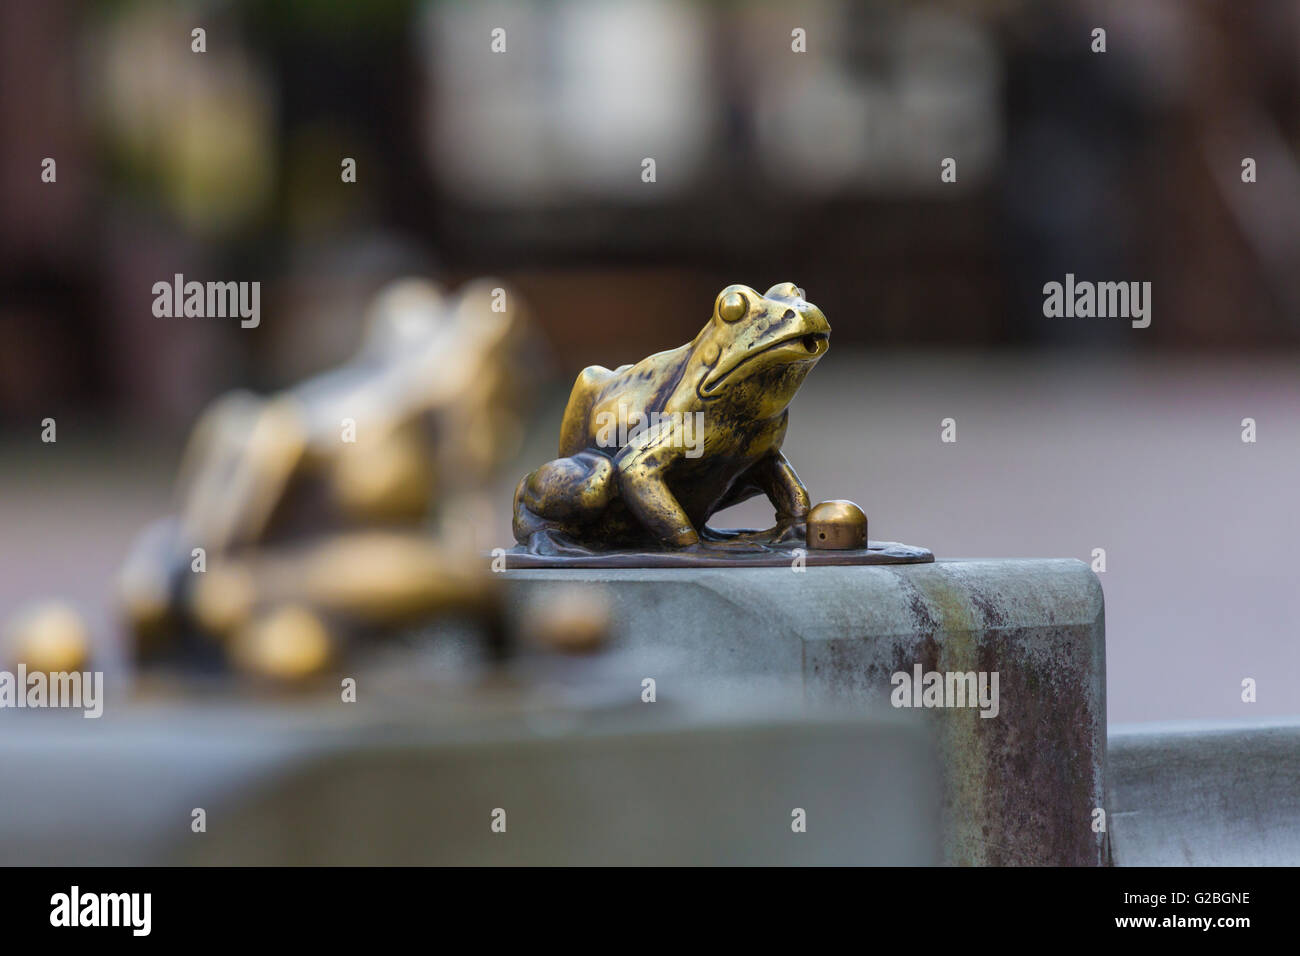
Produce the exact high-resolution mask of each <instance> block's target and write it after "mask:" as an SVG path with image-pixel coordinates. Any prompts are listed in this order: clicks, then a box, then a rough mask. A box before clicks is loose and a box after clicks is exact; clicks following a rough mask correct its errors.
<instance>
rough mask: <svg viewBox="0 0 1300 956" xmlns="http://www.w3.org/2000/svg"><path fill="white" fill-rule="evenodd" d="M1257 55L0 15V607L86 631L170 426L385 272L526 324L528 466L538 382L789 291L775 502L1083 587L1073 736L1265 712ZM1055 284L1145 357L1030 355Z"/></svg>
mask: <svg viewBox="0 0 1300 956" xmlns="http://www.w3.org/2000/svg"><path fill="white" fill-rule="evenodd" d="M1097 28H1102V29H1104V30H1105V31H1106V51H1105V52H1104V53H1097V52H1093V46H1094V43H1095V41H1094V39H1093V31H1094V30H1095V29H1097ZM195 29H202V30H203V31H205V33H204V41H205V52H202V53H198V52H194V50H193V44H194V40H193V36H192V31H194V30H195ZM496 31H503V32H500V33H497V32H496ZM801 44H802V47H803V49H802V51H800V52H796V50H795V49H794V47H795V46H799V45H801ZM494 45H496V46H497V48H498V49H500V48H501V47H502V46H503V47H504V50H503V51H501V52H497V51H495V50H494ZM1298 53H1300V7H1297V6H1296V4H1295V3H1293V2H1286V0H1255V2H1251V3H1248V4H1241V3H1231V2H1227V0H1192V2H1187V0H1144V2H1142V3H1139V4H1126V3H1120V2H1100V0H1072V2H1054V3H1050V4H1043V3H1029V2H1016V0H997V2H988V3H972V2H945V3H939V2H936V3H902V2H850V0H810V2H803V3H799V4H777V3H769V2H734V3H725V4H719V3H707V2H689V0H654V2H651V0H624V2H620V3H616V4H612V3H601V2H597V0H553V2H528V0H488V2H476V3H472V4H471V3H453V2H446V3H439V2H412V0H371V2H367V3H357V4H346V3H338V2H331V0H277V2H273V3H258V2H236V0H231V2H204V3H193V4H186V3H163V2H145V0H137V2H107V0H105V2H90V3H74V2H71V0H46V2H43V3H23V4H5V5H3V6H0V136H2V141H3V143H4V146H3V148H2V149H0V428H2V429H3V430H2V431H0V609H7V608H8V607H10V606H12V605H13V604H15V603H17V602H19V601H21V600H24V599H26V598H28V597H31V596H34V595H38V594H44V593H62V592H72V593H79V594H80V596H81V597H82V598H83V599H84V600H85V602H86V603H87V604H89V605H91V606H95V607H99V606H101V605H102V600H101V599H102V595H103V593H106V590H107V581H108V578H109V576H110V575H111V572H112V570H113V569H114V568H115V567H116V563H117V562H119V561H120V560H121V556H122V555H123V554H124V552H125V542H126V541H127V540H129V537H130V535H131V534H132V533H134V531H135V529H136V528H137V527H139V525H140V524H141V523H143V521H144V520H146V519H147V518H148V517H151V516H153V515H155V514H158V513H160V512H162V511H165V510H166V509H167V508H168V506H169V505H168V500H167V494H168V491H167V489H168V485H169V482H170V480H171V475H172V471H173V469H174V466H175V459H176V455H177V452H178V449H179V447H180V443H181V441H182V439H183V436H184V433H185V431H186V429H187V428H188V427H189V425H190V424H191V423H192V420H193V417H194V415H195V414H196V412H197V411H198V410H199V409H200V408H201V407H202V406H203V405H204V404H205V403H206V402H207V401H208V400H210V399H211V398H212V397H213V396H214V395H215V394H217V393H218V392H220V391H222V390H225V389H227V388H230V387H233V386H237V385H242V386H248V387H252V388H255V389H258V390H269V389H273V388H279V387H282V386H283V385H285V384H286V383H287V382H289V381H292V380H294V379H296V378H299V377H301V376H303V375H306V374H309V373H311V372H315V371H317V370H319V369H321V368H324V367H326V366H328V365H331V364H334V363H337V362H338V361H340V360H341V359H342V358H344V357H345V356H347V355H349V354H351V352H352V351H353V350H354V348H355V345H356V342H357V339H358V337H359V334H360V333H359V326H360V321H361V316H362V313H363V309H364V304H365V302H366V301H367V299H368V298H369V297H370V296H371V295H372V294H373V292H374V291H375V290H376V289H377V288H378V287H379V286H380V285H381V284H382V283H383V282H384V281H386V280H388V279H390V278H392V277H394V276H397V275H402V274H407V273H417V274H425V275H431V276H434V277H437V278H439V279H440V280H442V281H444V282H447V283H448V284H450V285H453V286H454V285H455V284H457V283H458V282H459V281H461V280H463V279H464V278H467V277H469V276H474V275H480V274H484V273H491V274H498V275H502V276H504V277H505V278H507V279H509V280H511V281H512V282H513V283H515V285H516V286H517V287H518V288H520V289H521V290H522V291H523V293H524V294H525V295H526V296H527V299H528V301H529V304H530V306H531V308H532V311H533V313H534V315H535V317H536V321H537V324H538V326H539V327H540V329H541V330H542V332H543V333H544V335H545V336H546V338H547V340H548V342H549V347H550V352H551V362H552V372H553V376H554V387H555V391H554V395H553V397H552V400H551V401H550V402H549V403H548V404H547V405H546V407H539V409H538V415H537V424H536V429H535V431H536V435H535V440H534V441H533V442H532V444H531V446H530V448H529V449H528V450H527V453H526V456H525V457H526V459H527V460H528V461H531V462H534V463H535V462H536V461H539V460H542V458H541V457H539V456H545V454H546V452H547V451H548V449H549V448H550V446H551V445H552V443H553V441H554V437H555V433H556V428H557V415H558V409H559V407H560V403H562V401H563V398H564V395H565V393H566V390H567V385H568V383H569V382H571V381H572V378H573V376H574V375H575V374H576V372H577V371H578V370H579V369H580V368H581V367H582V366H584V365H586V364H589V363H597V362H598V363H600V364H605V365H609V366H615V365H618V364H620V363H623V362H630V361H635V360H637V359H639V358H641V357H643V356H644V355H646V354H648V353H650V352H652V351H656V350H659V349H662V348H668V347H671V346H675V345H677V344H680V343H681V342H683V341H686V340H688V339H689V338H690V337H691V336H693V335H694V333H695V332H696V331H697V330H698V328H699V326H700V325H701V324H702V322H703V321H704V319H705V318H707V315H708V310H709V308H710V306H711V303H712V301H713V298H714V296H715V295H716V293H717V291H718V290H719V289H720V288H722V287H723V286H724V285H726V284H728V283H731V282H746V283H749V284H753V285H755V286H757V287H759V288H766V287H767V286H768V285H770V284H772V283H774V282H778V281H784V280H792V281H795V282H797V283H798V284H799V285H800V286H801V287H803V288H804V289H806V290H807V291H808V296H809V298H810V299H811V300H812V301H814V302H816V303H817V304H818V305H819V306H820V307H821V308H822V309H823V310H824V311H825V313H826V314H827V316H828V317H829V318H830V321H831V324H832V326H833V327H834V337H833V345H834V348H833V349H832V352H831V355H830V357H829V358H828V360H827V361H826V362H823V363H822V367H820V368H819V369H818V371H817V373H816V374H815V375H814V376H812V378H811V379H810V381H809V383H808V385H807V386H806V387H805V390H804V393H803V394H802V395H801V397H800V399H799V400H798V401H797V402H796V405H795V409H794V413H793V414H794V415H795V417H796V421H797V422H801V423H800V424H798V425H797V427H795V428H792V430H791V457H792V459H793V460H794V462H795V463H796V465H797V466H798V467H799V469H800V471H801V473H803V476H804V478H805V479H806V480H807V481H808V483H809V485H810V487H811V488H812V490H813V494H814V496H815V497H821V498H832V497H853V498H855V499H857V500H858V501H860V502H861V503H862V504H863V505H864V506H865V507H866V509H867V511H868V513H869V515H870V516H871V520H872V536H873V537H883V538H896V539H900V540H906V541H909V542H913V543H916V544H923V545H927V546H931V547H933V548H934V550H935V551H936V552H937V553H938V554H940V556H941V557H942V556H955V555H964V556H971V555H977V556H985V555H987V556H1006V555H1066V556H1076V557H1079V558H1081V559H1084V560H1087V561H1093V560H1095V549H1098V548H1101V549H1104V550H1105V551H1106V554H1107V568H1106V572H1105V574H1103V576H1102V582H1103V585H1104V586H1105V589H1106V594H1107V602H1108V609H1109V613H1108V629H1109V633H1110V635H1111V639H1110V648H1111V650H1110V659H1109V664H1110V682H1111V716H1112V718H1118V719H1142V718H1152V717H1186V716H1231V715H1237V714H1240V713H1241V711H1242V708H1243V705H1242V704H1241V703H1240V701H1239V699H1238V688H1239V682H1240V679H1241V678H1243V677H1247V676H1250V677H1255V678H1256V679H1258V680H1259V681H1260V686H1261V692H1260V701H1259V703H1258V704H1257V705H1256V706H1257V708H1258V709H1259V710H1260V711H1263V712H1269V713H1286V712H1296V711H1300V684H1298V683H1297V682H1296V681H1294V680H1292V681H1290V682H1286V681H1283V680H1281V679H1280V677H1279V675H1287V674H1290V675H1293V676H1300V650H1297V648H1300V642H1297V641H1296V634H1297V626H1298V625H1300V598H1298V597H1297V595H1296V589H1295V587H1294V583H1295V573H1294V565H1293V564H1291V563H1290V562H1291V561H1292V560H1293V549H1292V547H1291V544H1292V542H1293V541H1294V540H1295V536H1296V532H1297V531H1300V522H1298V521H1297V517H1296V515H1297V504H1296V500H1295V489H1296V487H1297V476H1298V474H1300V453H1298V452H1297V449H1300V375H1298V374H1297V362H1296V358H1297V356H1298V355H1300V268H1297V266H1300V165H1298V164H1297V156H1298V151H1300V56H1298V55H1297V54H1298ZM1247 157H1249V158H1252V159H1253V160H1254V161H1255V164H1256V168H1257V181H1255V182H1253V183H1244V182H1243V181H1242V162H1243V159H1245V158H1247ZM45 158H53V159H55V160H56V163H57V179H56V181H55V182H53V183H46V182H42V179H41V173H42V161H43V160H44V159H45ZM947 158H952V159H954V160H955V168H956V181H955V182H943V181H941V178H940V172H941V163H942V161H943V160H944V159H947ZM345 159H353V160H355V164H356V182H355V183H345V182H343V181H342V178H341V175H340V170H341V164H342V163H343V161H344V160H345ZM647 159H652V160H653V161H654V177H653V182H647V181H645V179H646V177H645V173H644V170H645V160H647ZM176 273H182V274H184V275H185V276H186V277H187V278H192V279H199V280H200V281H202V280H223V281H231V280H233V281H260V282H261V283H262V300H261V301H262V322H261V324H260V326H259V327H258V328H257V329H241V328H240V326H239V323H238V322H237V321H228V320H220V319H195V318H170V319H160V318H158V317H156V316H154V314H153V312H152V310H151V306H152V303H153V298H154V296H153V293H152V291H151V290H152V286H153V284H154V283H155V282H159V281H170V280H171V278H172V276H173V275H174V274H176ZM1066 273H1073V274H1075V275H1076V276H1078V277H1079V278H1081V279H1090V280H1113V281H1149V282H1151V284H1152V288H1153V321H1152V324H1151V326H1150V327H1149V328H1147V329H1142V330H1135V329H1133V328H1131V327H1130V325H1129V323H1128V322H1126V321H1123V320H1113V319H1112V320H1103V319H1061V318H1047V317H1044V315H1043V308H1042V300H1043V292H1042V288H1043V284H1044V283H1045V282H1049V281H1061V280H1062V279H1063V278H1064V276H1065V274H1066ZM46 417H51V418H54V419H55V420H56V421H57V422H58V429H59V431H58V443H57V445H46V444H43V443H42V442H41V441H40V431H41V421H42V420H43V419H44V418H46ZM945 417H953V418H955V419H956V420H957V422H958V429H959V432H958V436H959V437H958V441H957V443H955V444H953V445H946V444H941V443H940V441H939V428H940V421H941V419H943V418H945ZM1247 417H1250V418H1253V419H1255V420H1256V421H1257V422H1258V429H1259V440H1258V442H1257V443H1256V444H1254V445H1248V444H1244V443H1243V442H1242V441H1241V440H1240V431H1241V424H1240V423H1241V420H1242V419H1244V418H1247ZM516 478H517V473H515V472H513V471H512V472H511V473H509V474H503V476H502V489H503V490H502V492H501V496H500V497H501V502H502V505H501V523H500V526H499V527H497V528H494V529H492V530H491V534H492V535H496V536H497V537H498V538H499V539H500V540H502V541H503V542H505V541H507V540H508V537H509V536H508V524H507V522H508V514H509V492H510V488H511V487H512V486H513V483H514V480H515V479H516ZM746 508H749V506H746ZM745 514H746V515H753V514H754V513H753V511H752V509H750V510H748V511H746V512H745ZM753 520H756V521H761V520H762V516H761V515H759V516H757V517H753ZM489 536H491V535H489ZM97 602H98V603H97ZM100 613H104V612H103V611H101V612H100ZM1270 679H1272V680H1273V681H1274V684H1273V685H1271V686H1270V685H1269V680H1270ZM1251 715H1253V712H1251Z"/></svg>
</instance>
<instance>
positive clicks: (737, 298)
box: [718, 292, 749, 322]
mask: <svg viewBox="0 0 1300 956" xmlns="http://www.w3.org/2000/svg"><path fill="white" fill-rule="evenodd" d="M718 315H719V316H720V317H721V318H722V321H723V322H736V321H738V320H739V319H743V318H744V317H745V316H747V315H749V300H748V299H746V298H745V297H744V295H742V294H741V293H739V292H728V293H727V294H726V295H724V296H723V297H722V301H721V302H719V303H718Z"/></svg>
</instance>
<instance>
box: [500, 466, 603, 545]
mask: <svg viewBox="0 0 1300 956" xmlns="http://www.w3.org/2000/svg"><path fill="white" fill-rule="evenodd" d="M617 488H618V483H617V481H616V480H615V478H614V464H613V462H611V461H610V460H609V458H608V456H606V455H603V454H601V453H599V452H591V451H584V452H579V453H578V454H576V455H571V456H569V457H567V458H557V459H555V460H554V461H549V462H547V463H546V464H544V465H542V467H540V468H538V469H537V470H536V471H534V472H532V473H531V474H529V475H526V476H525V477H524V478H523V480H521V481H520V482H519V486H518V487H517V488H516V489H515V511H514V532H515V540H517V541H519V542H520V543H521V544H527V545H528V549H529V550H530V551H533V552H535V553H538V554H562V553H565V552H566V551H571V550H574V549H578V550H584V551H585V549H582V548H581V545H579V544H577V543H576V542H575V539H577V540H581V538H582V532H583V530H584V529H586V528H588V527H590V526H591V525H593V524H595V523H596V522H597V521H598V520H599V519H600V517H601V515H603V514H604V512H605V509H606V507H607V506H608V505H609V503H610V500H611V499H612V498H613V497H614V494H615V492H616V491H617Z"/></svg>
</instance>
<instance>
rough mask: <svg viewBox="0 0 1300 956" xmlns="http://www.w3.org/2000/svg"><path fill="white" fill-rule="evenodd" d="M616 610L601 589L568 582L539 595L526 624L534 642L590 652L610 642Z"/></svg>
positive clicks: (567, 650)
mask: <svg viewBox="0 0 1300 956" xmlns="http://www.w3.org/2000/svg"><path fill="white" fill-rule="evenodd" d="M612 620H613V609H612V608H611V606H610V601H609V597H608V596H607V595H606V594H605V593H604V591H602V590H601V589H599V588H594V587H579V586H574V585H569V586H565V587H556V588H554V589H551V590H548V591H547V592H546V593H545V594H542V595H539V596H538V597H537V598H536V599H535V600H534V601H533V602H532V605H531V606H530V607H529V609H528V618H527V621H526V623H525V628H526V631H527V633H528V634H529V635H530V636H531V637H532V640H533V642H534V643H536V644H538V645H539V646H541V647H543V648H545V649H547V650H550V651H556V652H558V653H561V654H590V653H592V652H594V651H598V650H600V649H601V648H602V647H604V645H605V644H606V643H607V642H608V641H609V637H610V629H611V622H612Z"/></svg>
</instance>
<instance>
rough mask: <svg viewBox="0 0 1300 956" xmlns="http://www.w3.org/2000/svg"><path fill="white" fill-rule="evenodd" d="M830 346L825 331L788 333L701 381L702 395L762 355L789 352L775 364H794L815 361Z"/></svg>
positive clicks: (708, 392)
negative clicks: (720, 372)
mask: <svg viewBox="0 0 1300 956" xmlns="http://www.w3.org/2000/svg"><path fill="white" fill-rule="evenodd" d="M829 348H830V336H829V335H827V334H826V333H825V332H802V333H800V332H796V333H795V334H793V335H787V336H786V337H785V338H782V339H777V340H776V341H775V342H772V343H771V344H770V345H765V346H763V348H761V349H757V350H756V351H753V352H748V353H746V354H745V355H743V356H741V359H740V361H739V362H737V363H736V364H735V365H733V366H731V367H730V368H729V369H727V370H726V371H725V372H723V373H722V374H721V375H719V376H718V377H717V378H715V379H714V380H713V381H711V382H710V381H708V380H707V378H706V379H705V381H704V382H701V383H700V389H699V392H700V396H701V397H703V396H706V395H711V394H712V393H713V392H714V391H715V390H716V389H717V387H718V386H719V385H721V384H722V383H723V382H725V381H726V380H727V378H728V377H729V376H730V375H731V373H732V372H734V371H736V370H737V369H740V368H744V367H745V366H746V365H748V364H750V363H751V362H752V361H754V359H756V358H758V357H759V356H760V355H769V354H770V353H773V352H777V351H781V352H785V353H788V354H785V355H782V356H781V360H780V361H777V362H773V363H772V364H773V365H793V364H794V363H796V362H815V361H816V360H817V359H819V358H821V357H822V356H823V355H825V354H826V350H827V349H829Z"/></svg>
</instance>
